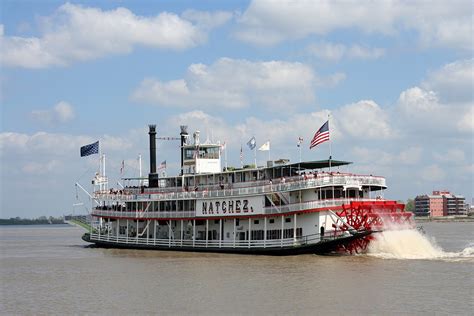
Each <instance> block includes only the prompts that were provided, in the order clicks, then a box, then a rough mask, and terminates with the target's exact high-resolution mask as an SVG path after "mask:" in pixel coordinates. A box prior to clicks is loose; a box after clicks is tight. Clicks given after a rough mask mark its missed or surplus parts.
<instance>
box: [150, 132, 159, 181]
mask: <svg viewBox="0 0 474 316" xmlns="http://www.w3.org/2000/svg"><path fill="white" fill-rule="evenodd" d="M148 127H149V129H150V130H149V132H148V135H150V174H149V175H148V186H149V187H152V188H154V187H157V186H158V175H157V174H156V125H148Z"/></svg>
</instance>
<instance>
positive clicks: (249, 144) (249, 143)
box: [247, 136, 257, 150]
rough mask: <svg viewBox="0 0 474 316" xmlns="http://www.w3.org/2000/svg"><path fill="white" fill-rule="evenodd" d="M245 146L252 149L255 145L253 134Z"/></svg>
mask: <svg viewBox="0 0 474 316" xmlns="http://www.w3.org/2000/svg"><path fill="white" fill-rule="evenodd" d="M247 146H249V148H250V150H253V149H254V148H255V146H257V141H256V140H255V137H254V136H252V138H250V140H249V141H248V142H247Z"/></svg>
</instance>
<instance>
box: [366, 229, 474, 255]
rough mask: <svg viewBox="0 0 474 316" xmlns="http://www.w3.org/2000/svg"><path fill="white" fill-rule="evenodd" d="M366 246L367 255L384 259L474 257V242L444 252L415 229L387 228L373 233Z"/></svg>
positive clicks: (432, 240)
mask: <svg viewBox="0 0 474 316" xmlns="http://www.w3.org/2000/svg"><path fill="white" fill-rule="evenodd" d="M374 237H375V239H374V240H372V241H371V242H370V244H369V246H368V249H367V254H368V255H369V256H373V257H378V258H384V259H448V260H454V261H457V260H464V259H469V260H470V259H474V244H471V245H469V246H468V247H467V248H465V249H464V250H462V251H461V252H445V251H443V249H441V247H439V246H438V245H437V244H436V242H435V240H434V239H430V238H428V237H427V236H426V235H423V234H422V233H420V232H419V231H418V230H415V229H399V230H387V231H384V232H381V233H377V234H375V235H374Z"/></svg>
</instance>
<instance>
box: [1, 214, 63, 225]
mask: <svg viewBox="0 0 474 316" xmlns="http://www.w3.org/2000/svg"><path fill="white" fill-rule="evenodd" d="M48 224H65V223H64V219H63V218H62V217H53V216H50V217H46V216H40V217H38V218H20V217H11V218H0V225H48Z"/></svg>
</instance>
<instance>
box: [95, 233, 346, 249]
mask: <svg viewBox="0 0 474 316" xmlns="http://www.w3.org/2000/svg"><path fill="white" fill-rule="evenodd" d="M349 235H350V233H349V232H342V231H337V232H336V231H333V230H328V231H326V233H325V234H324V235H323V236H321V235H320V234H312V235H306V236H300V237H296V238H282V239H267V240H201V239H199V240H192V239H174V238H168V239H163V238H161V239H158V238H157V239H155V238H147V237H146V236H143V237H138V238H137V237H126V236H118V237H117V236H113V235H107V234H97V233H92V234H90V239H91V241H106V242H113V243H119V244H127V245H149V246H161V247H169V248H171V247H172V248H179V247H188V248H189V247H193V248H197V247H199V248H283V247H295V246H304V245H313V244H317V243H319V242H323V241H330V240H336V239H339V238H342V237H347V236H349Z"/></svg>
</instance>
